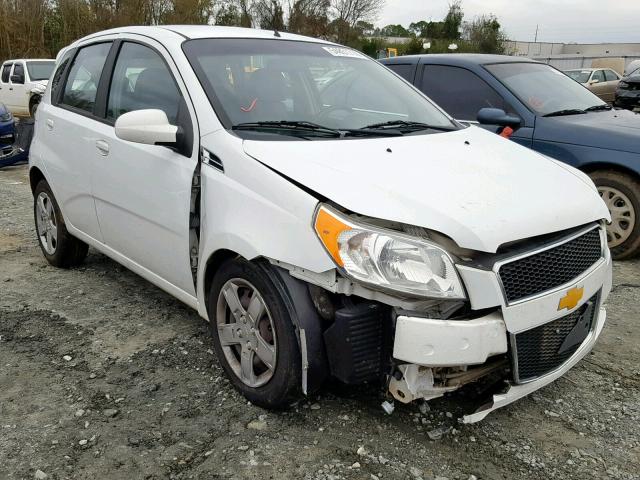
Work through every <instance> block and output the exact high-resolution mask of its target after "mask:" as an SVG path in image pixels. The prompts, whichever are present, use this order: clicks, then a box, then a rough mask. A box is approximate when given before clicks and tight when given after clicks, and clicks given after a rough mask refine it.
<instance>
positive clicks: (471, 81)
mask: <svg viewBox="0 0 640 480" xmlns="http://www.w3.org/2000/svg"><path fill="white" fill-rule="evenodd" d="M419 87H420V90H422V91H423V92H424V93H425V94H426V95H427V96H428V97H429V98H431V99H432V100H433V101H434V102H436V103H437V104H438V105H440V106H441V107H442V108H443V109H444V110H445V111H446V112H447V113H448V114H449V115H451V116H452V117H454V118H456V119H458V120H470V121H475V120H476V118H477V117H478V112H479V111H480V109H482V108H501V109H502V110H504V111H505V112H507V113H515V112H514V110H513V108H512V107H511V106H510V105H509V104H508V103H507V102H506V101H505V100H504V99H503V98H502V97H501V96H500V95H498V92H496V91H495V90H494V89H493V88H492V87H491V86H489V84H487V82H485V81H484V80H483V79H481V78H480V77H478V76H477V75H476V74H475V73H473V72H471V71H470V70H467V69H465V68H460V67H449V66H445V65H425V66H424V67H423V73H422V80H421V82H420V85H419Z"/></svg>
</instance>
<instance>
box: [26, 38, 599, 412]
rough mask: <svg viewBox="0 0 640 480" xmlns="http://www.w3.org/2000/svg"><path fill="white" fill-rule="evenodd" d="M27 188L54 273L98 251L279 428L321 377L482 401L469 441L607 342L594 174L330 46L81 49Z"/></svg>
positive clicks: (116, 42) (116, 43)
mask: <svg viewBox="0 0 640 480" xmlns="http://www.w3.org/2000/svg"><path fill="white" fill-rule="evenodd" d="M30 180H31V186H32V189H33V193H34V200H35V203H34V212H35V221H36V227H37V234H38V238H39V241H40V245H41V247H42V252H43V254H44V256H45V257H46V259H47V260H48V261H49V262H50V263H51V264H53V265H56V266H59V267H71V266H74V265H77V264H79V263H80V262H82V261H83V259H84V257H85V256H86V254H87V248H88V246H92V247H94V248H95V249H97V250H99V251H101V252H103V253H104V254H106V255H108V256H110V257H111V258H113V259H114V260H116V261H117V262H119V263H121V264H123V265H125V266H126V267H128V268H130V269H131V270H133V271H134V272H136V273H138V274H139V275H140V276H142V277H144V278H145V279H147V280H149V281H150V282H153V283H154V284H156V285H157V286H159V287H160V288H162V289H164V290H166V291H167V292H169V293H170V294H171V295H173V296H175V297H176V298H178V299H180V300H181V301H183V302H184V303H186V304H188V305H190V306H192V307H193V308H195V309H197V310H198V312H199V313H200V315H201V316H202V317H204V318H205V319H207V320H208V321H209V322H210V324H211V326H212V328H211V332H212V336H213V346H214V348H215V351H216V353H217V356H218V359H219V361H220V363H221V365H222V367H223V369H224V371H225V372H226V374H227V375H228V376H229V378H230V380H231V382H232V383H233V384H234V385H235V387H236V388H237V389H238V390H240V391H241V392H242V393H243V394H244V395H245V396H246V397H247V398H248V399H249V400H251V401H252V402H254V403H255V404H258V405H262V406H265V407H273V408H277V407H283V406H286V405H288V404H290V403H291V402H293V401H295V400H296V399H297V398H299V396H300V395H302V394H307V393H309V392H313V391H315V390H317V389H318V388H319V387H320V386H321V385H322V383H323V381H324V380H326V379H327V378H329V377H333V378H336V379H338V380H340V381H342V382H345V383H347V384H352V385H354V384H362V383H367V382H379V383H381V384H382V385H383V388H384V389H385V390H386V391H387V392H388V394H389V395H390V396H393V398H395V399H396V400H398V401H401V402H410V401H412V400H415V399H431V398H435V397H438V396H441V395H443V394H445V393H446V392H450V391H453V390H456V389H458V388H460V387H461V386H463V385H466V384H469V383H472V382H481V383H482V385H483V386H486V387H487V388H484V389H483V391H485V392H488V395H489V396H488V398H478V399H477V400H478V404H479V405H483V407H482V408H480V409H478V410H477V411H476V412H475V413H473V414H470V415H469V416H467V417H465V420H466V421H469V422H471V421H475V420H478V419H481V418H483V417H484V416H485V415H486V414H487V413H488V412H490V411H491V410H493V409H495V408H498V407H501V406H503V405H506V404H508V403H510V402H512V401H514V400H516V399H518V398H520V397H522V396H524V395H526V394H528V393H530V392H532V391H534V390H536V389H538V388H540V387H542V386H543V385H546V384H548V383H549V382H551V381H553V380H554V379H556V378H558V377H559V376H561V375H563V374H564V373H565V372H566V371H567V370H569V369H570V368H571V367H572V366H573V365H574V364H575V363H576V362H578V361H579V360H580V359H581V358H582V357H583V356H584V355H585V354H587V352H588V351H589V350H590V349H591V348H592V347H593V345H594V342H595V341H596V338H597V337H598V335H599V334H600V332H601V330H602V327H603V324H604V322H605V315H606V314H605V310H604V309H603V302H604V301H605V299H606V297H607V295H608V294H609V291H610V287H611V258H610V255H609V251H608V249H607V246H606V240H605V233H604V232H605V231H604V228H605V223H606V221H607V220H608V219H609V213H608V211H607V208H606V206H605V204H604V203H603V202H602V200H601V199H600V198H599V196H598V193H597V191H596V189H595V187H594V186H593V184H592V183H591V181H590V180H589V179H588V178H587V177H586V176H585V175H583V174H582V173H580V172H578V171H577V170H574V169H573V168H571V167H568V166H566V165H563V164H560V163H558V162H555V161H553V160H551V159H549V158H546V157H543V156H541V155H539V154H537V153H534V152H532V151H530V150H527V149H525V148H524V147H520V146H518V145H516V144H514V143H513V142H510V141H508V140H504V139H502V138H500V137H498V136H496V135H493V134H491V133H488V132H485V131H484V130H482V129H480V128H476V127H473V126H472V127H465V126H463V125H460V124H458V123H456V122H455V121H454V120H452V119H451V117H449V116H448V115H447V114H446V113H444V112H443V111H442V110H441V109H439V108H438V107H437V106H436V105H434V104H433V103H432V102H431V101H430V100H429V99H428V98H426V97H425V96H424V95H422V94H421V93H420V92H418V91H417V90H415V89H414V88H413V87H412V86H410V85H409V84H407V83H406V82H405V81H403V80H402V79H401V78H400V77H398V76H396V75H395V74H394V73H392V72H390V71H389V70H387V69H386V68H385V67H384V66H382V65H380V64H378V63H377V62H375V61H373V60H371V59H369V58H368V57H366V56H364V55H362V54H361V53H359V52H357V51H355V50H352V49H349V48H345V47H341V46H339V45H335V44H332V43H327V42H324V41H320V40H314V39H311V38H305V37H300V36H295V35H289V34H285V33H278V32H273V31H260V30H247V29H237V28H224V27H208V26H198V27H196V26H193V27H190V26H177V27H171V26H168V27H130V28H122V29H117V30H109V31H105V32H100V33H97V34H94V35H91V36H88V37H85V38H83V39H81V40H79V41H77V42H75V43H74V44H72V45H70V46H69V47H67V48H65V49H64V50H63V51H62V52H61V53H60V55H59V56H58V61H57V66H56V69H55V71H54V75H53V77H52V80H51V82H50V84H49V86H48V88H47V91H46V93H45V96H44V98H43V102H42V104H41V106H40V108H39V110H38V113H37V120H36V128H35V138H34V141H33V145H32V147H31V158H30Z"/></svg>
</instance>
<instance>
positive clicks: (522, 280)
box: [498, 228, 602, 302]
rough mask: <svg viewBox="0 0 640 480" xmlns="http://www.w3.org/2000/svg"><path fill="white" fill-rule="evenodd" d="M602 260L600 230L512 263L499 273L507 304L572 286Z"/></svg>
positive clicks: (505, 265)
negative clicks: (561, 286)
mask: <svg viewBox="0 0 640 480" xmlns="http://www.w3.org/2000/svg"><path fill="white" fill-rule="evenodd" d="M601 257H602V244H601V239H600V231H599V229H598V228H594V229H593V230H590V231H588V232H587V233H585V234H584V235H581V236H579V237H577V238H574V239H573V240H570V241H568V242H566V243H563V244H561V245H558V246H557V247H553V248H550V249H549V250H544V251H542V252H540V253H536V254H533V255H531V256H528V257H524V258H521V259H518V260H514V261H512V262H509V263H505V264H504V265H502V266H501V267H500V269H499V270H498V274H499V275H500V279H501V280H502V285H503V287H504V292H505V295H506V297H507V301H509V302H514V301H516V300H521V299H523V298H526V297H530V296H532V295H536V294H538V293H542V292H545V291H547V290H551V289H553V288H555V287H559V286H560V285H564V284H565V283H568V282H570V281H571V280H573V279H574V278H576V277H577V276H579V275H580V274H581V273H583V272H585V271H586V270H588V269H589V267H591V266H592V265H593V264H594V263H596V262H597V261H598V260H599V259H600V258H601Z"/></svg>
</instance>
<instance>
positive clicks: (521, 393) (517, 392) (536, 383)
mask: <svg viewBox="0 0 640 480" xmlns="http://www.w3.org/2000/svg"><path fill="white" fill-rule="evenodd" d="M606 318H607V312H606V311H605V309H604V308H600V311H599V313H598V319H597V322H596V325H595V328H594V329H593V330H592V331H591V333H590V334H589V336H588V337H587V338H586V339H585V341H584V342H583V343H582V345H581V346H580V348H578V350H577V351H576V352H575V353H574V354H573V356H572V357H571V358H570V359H569V360H567V361H566V362H565V363H564V364H562V366H561V367H559V368H558V369H557V370H555V371H553V372H550V373H548V374H546V375H544V376H543V377H540V378H538V379H537V380H533V381H531V382H528V383H525V384H522V385H511V386H510V387H509V389H508V390H507V391H506V392H505V393H500V394H498V395H494V396H493V400H492V401H491V402H489V403H488V404H486V405H483V406H482V407H480V409H479V410H477V411H476V412H475V413H472V414H470V415H465V416H464V417H463V422H464V423H475V422H479V421H480V420H483V419H484V418H485V417H486V416H487V415H489V413H491V412H493V411H494V410H497V409H498V408H501V407H504V406H505V405H509V404H510V403H512V402H515V401H516V400H518V399H520V398H522V397H525V396H527V395H529V394H530V393H532V392H535V391H536V390H538V389H540V388H542V387H544V386H545V385H548V384H549V383H551V382H553V381H554V380H556V379H558V378H559V377H561V376H563V375H564V374H565V373H566V372H567V371H568V370H569V369H570V368H571V367H573V366H574V365H575V364H576V363H578V362H579V361H580V360H581V359H582V358H583V357H584V356H585V355H587V354H588V353H589V352H590V351H591V349H592V348H593V346H594V345H595V343H596V340H597V339H598V337H599V336H600V333H601V332H602V328H603V327H604V324H605V321H606Z"/></svg>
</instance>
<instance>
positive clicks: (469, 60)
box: [380, 53, 539, 65]
mask: <svg viewBox="0 0 640 480" xmlns="http://www.w3.org/2000/svg"><path fill="white" fill-rule="evenodd" d="M420 59H425V60H427V61H428V62H429V63H439V64H447V65H487V64H491V63H523V62H527V63H539V62H536V61H535V60H531V59H530V58H526V57H513V56H510V55H488V54H483V53H427V54H421V55H404V56H401V57H391V58H383V59H382V60H380V61H381V62H382V63H391V64H393V63H406V62H410V63H417V62H418V61H420Z"/></svg>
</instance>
